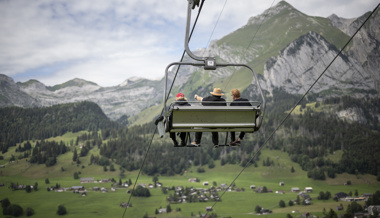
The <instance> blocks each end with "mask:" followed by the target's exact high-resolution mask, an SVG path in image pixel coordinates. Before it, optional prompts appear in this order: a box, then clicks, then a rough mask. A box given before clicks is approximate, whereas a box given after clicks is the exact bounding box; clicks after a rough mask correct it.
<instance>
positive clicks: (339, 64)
mask: <svg viewBox="0 0 380 218" xmlns="http://www.w3.org/2000/svg"><path fill="white" fill-rule="evenodd" d="M338 52H339V51H338V50H337V49H336V48H335V46H333V45H331V44H330V43H328V42H327V41H326V40H325V39H324V38H323V37H322V36H320V35H318V34H317V33H314V32H309V33H308V34H306V35H304V36H301V37H300V38H298V39H297V40H295V41H293V42H292V43H290V44H289V45H288V46H287V47H286V48H284V49H283V50H282V51H281V52H280V54H279V55H278V56H277V57H272V58H271V59H270V60H268V62H267V63H266V65H265V69H264V78H265V81H266V88H267V89H268V90H269V91H270V92H271V91H272V90H273V88H275V87H282V88H283V89H284V90H285V91H287V92H289V93H292V94H303V93H305V92H306V90H307V89H308V88H309V87H310V86H311V85H312V84H313V83H314V81H315V80H316V79H317V78H318V77H319V75H321V73H322V72H323V71H324V70H325V69H326V67H327V66H328V65H329V64H330V62H331V61H332V60H333V59H334V57H335V56H336V55H337V54H338ZM374 88H375V82H374V81H373V78H372V77H371V75H370V74H369V73H367V72H366V71H365V70H364V69H363V67H362V66H361V65H360V63H359V62H358V61H356V60H355V59H353V58H350V57H348V56H346V55H345V54H344V53H342V54H341V55H340V56H339V57H338V58H337V59H336V60H335V61H334V63H333V64H332V65H331V66H330V67H329V68H328V70H327V71H326V73H325V75H324V76H323V77H321V79H320V80H319V82H318V83H317V84H316V85H315V86H314V88H313V89H312V90H311V91H312V92H316V93H319V92H322V91H326V90H331V89H338V90H339V92H341V93H346V94H348V92H350V90H353V89H362V90H370V89H374Z"/></svg>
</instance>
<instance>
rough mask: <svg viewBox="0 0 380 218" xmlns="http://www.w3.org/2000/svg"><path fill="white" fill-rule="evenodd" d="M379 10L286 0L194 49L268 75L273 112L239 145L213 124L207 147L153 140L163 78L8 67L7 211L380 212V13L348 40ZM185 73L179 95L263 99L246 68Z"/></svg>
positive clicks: (2, 173) (2, 119) (2, 115)
mask: <svg viewBox="0 0 380 218" xmlns="http://www.w3.org/2000/svg"><path fill="white" fill-rule="evenodd" d="M370 14H371V13H370V12H368V13H365V14H363V15H362V16H360V17H357V18H350V19H345V18H340V17H338V16H336V15H334V14H333V15H331V16H329V17H327V18H324V17H313V16H308V15H306V14H304V13H302V12H300V11H298V10H297V9H295V8H294V7H292V6H291V5H290V4H288V3H287V2H285V1H281V2H279V3H278V4H277V5H275V6H274V7H272V8H269V9H268V10H266V11H264V12H263V13H262V14H261V15H258V16H255V17H251V18H250V19H249V20H248V21H247V24H246V25H245V26H243V27H241V28H239V29H237V30H235V31H233V32H231V33H230V34H228V35H226V36H224V37H223V38H221V39H218V40H215V41H212V42H211V43H210V46H209V47H208V48H203V49H198V50H196V51H194V53H195V54H198V55H199V56H213V57H216V60H217V62H218V63H244V64H247V65H249V66H251V67H252V68H253V69H254V70H255V71H256V72H257V74H258V80H259V81H258V82H259V83H260V85H261V87H262V89H263V91H264V95H265V98H266V111H265V116H264V121H263V124H262V126H261V128H260V130H259V131H257V132H255V133H253V134H248V133H247V134H246V136H245V138H244V140H243V141H242V144H241V145H240V146H236V147H229V146H225V147H219V148H213V146H211V145H210V143H211V137H210V135H211V134H208V133H205V134H204V135H203V137H202V145H201V146H200V147H197V148H182V147H178V148H177V147H173V142H172V141H171V139H169V138H168V137H166V138H165V137H164V138H159V137H154V136H155V135H152V133H154V132H155V128H156V126H155V125H154V122H152V121H154V120H155V118H156V117H157V116H158V115H160V112H161V111H162V107H163V106H162V99H163V97H164V96H163V94H164V93H163V89H164V88H163V87H164V84H165V79H164V78H163V79H161V80H148V79H144V78H128V79H126V80H125V81H124V82H122V83H121V84H120V85H118V86H113V87H101V86H99V85H97V84H95V83H93V82H90V81H85V80H83V79H79V78H75V79H72V80H70V81H68V82H66V83H63V84H58V85H55V86H46V85H44V84H42V83H41V82H39V81H37V80H29V81H27V82H22V83H21V82H17V83H16V82H15V81H14V80H13V79H12V78H10V77H8V76H6V75H2V74H0V150H1V151H2V154H1V155H0V196H1V198H5V199H0V200H2V207H3V214H4V215H12V214H15V213H16V212H19V211H20V205H21V207H24V208H26V214H27V216H29V215H28V214H32V215H33V214H34V213H35V214H36V216H37V217H58V216H59V215H61V214H65V213H66V212H67V215H65V216H66V217H93V216H98V217H117V216H120V215H121V214H123V212H124V214H126V215H127V217H153V216H154V217H248V216H249V217H250V216H253V215H256V214H266V215H265V216H268V217H273V218H275V217H301V216H303V217H312V216H314V217H338V215H340V216H341V217H355V216H356V215H355V214H357V213H361V214H366V215H368V216H371V217H377V215H378V213H377V214H376V213H375V212H374V213H372V212H373V211H372V209H370V208H373V207H371V205H380V188H379V187H380V167H379V166H380V159H379V156H380V146H379V145H380V95H379V92H380V71H379V69H380V12H379V10H378V11H376V12H375V13H374V14H373V15H372V16H371V17H370V19H368V21H367V22H366V24H365V25H364V26H363V27H362V28H361V30H360V31H359V32H358V33H357V34H356V36H355V37H354V38H353V40H352V41H349V40H350V38H351V36H352V35H353V34H354V33H355V32H356V31H357V30H358V28H359V27H360V26H361V25H362V24H363V22H364V21H365V20H366V19H367V18H368V16H369V15H370ZM346 44H347V46H346V47H345V49H344V50H343V52H342V53H341V54H340V55H339V56H337V55H338V53H339V52H340V50H341V49H342V48H343V47H344V46H345V45H346ZM334 58H336V59H335V60H334ZM333 60H334V61H333ZM185 61H191V60H190V59H189V57H186V56H185ZM168 64H169V63H168ZM161 70H162V72H164V69H161ZM176 70H177V69H176V68H173V69H171V71H170V73H169V75H170V76H169V81H167V83H168V84H169V85H170V84H171V83H172V81H173V80H174V78H176V79H175V80H174V85H173V89H172V90H171V92H170V93H171V94H170V99H169V101H171V100H174V96H175V94H176V93H178V92H182V93H185V95H186V96H187V97H188V98H189V99H191V98H192V96H194V94H198V95H200V96H206V95H209V92H210V91H212V90H213V88H214V87H220V88H222V90H223V91H224V93H226V95H225V96H226V98H227V100H231V99H230V96H229V95H228V93H229V91H230V90H231V89H233V88H238V89H240V90H241V92H242V97H244V98H249V99H250V100H258V99H259V96H258V92H257V88H258V87H256V85H255V84H256V81H254V78H253V76H252V74H251V72H248V71H247V70H244V69H240V68H237V67H236V68H235V67H226V68H220V69H218V70H215V71H206V70H203V69H200V68H197V67H189V66H187V67H181V68H180V69H179V73H178V75H177V76H176V77H174V75H175V72H176ZM325 70H326V71H325ZM322 73H324V74H323V75H322ZM321 75H322V76H321ZM163 76H164V75H163ZM320 76H321V77H320ZM319 77H320V79H319V80H318V82H317V83H315V81H316V80H317V79H318V78H319ZM314 83H315V84H314ZM310 87H313V88H312V89H310ZM309 89H310V91H309ZM308 91H309V92H308ZM307 92H308V93H307ZM305 93H307V95H305V96H304V94H305ZM290 112H291V113H290ZM156 136H157V135H156ZM192 136H193V135H192ZM224 136H226V134H225V133H220V136H219V140H220V141H221V139H222V138H223V139H224ZM226 140H228V138H226ZM228 142H229V141H228ZM243 171H244V172H243ZM239 172H240V173H239ZM132 181H135V184H134V186H133V188H132V186H131V185H132ZM152 181H153V183H152ZM137 183H138V185H137ZM33 184H34V185H33ZM54 184H55V185H54ZM211 184H212V186H211ZM31 185H32V186H31ZM79 185H80V186H79ZM32 187H33V188H32ZM70 187H71V188H70ZM100 187H101V188H100ZM135 187H136V188H135ZM24 189H25V190H26V192H25V190H24ZM22 190H24V191H22ZM46 190H47V191H46ZM109 190H111V191H109ZM133 190H134V191H133ZM294 190H298V191H302V190H305V192H299V193H298V192H297V193H294V192H293V191H294ZM131 191H132V192H131ZM73 193H74V194H73ZM75 193H81V194H75ZM132 196H133V198H132ZM128 199H129V200H131V199H132V200H131V203H130V202H129V200H128ZM347 199H348V200H347ZM127 200H128V202H127ZM132 203H133V204H132ZM16 205H17V206H18V207H17V206H16ZM211 205H213V206H211ZM57 206H58V211H56V209H57ZM66 208H67V211H66ZM126 208H128V210H127V209H126ZM205 209H206V210H207V211H206V212H207V213H209V214H208V216H207V215H204V213H205ZM379 209H380V207H379ZM153 213H154V215H153ZM270 213H271V214H270ZM21 214H22V208H21ZM311 214H312V215H311ZM24 215H25V213H24ZM357 215H358V214H357ZM123 216H124V215H123Z"/></svg>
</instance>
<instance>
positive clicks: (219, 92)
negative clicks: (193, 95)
mask: <svg viewBox="0 0 380 218" xmlns="http://www.w3.org/2000/svg"><path fill="white" fill-rule="evenodd" d="M210 93H211V95H213V96H223V95H224V94H223V93H222V89H221V88H214V91H213V92H210Z"/></svg>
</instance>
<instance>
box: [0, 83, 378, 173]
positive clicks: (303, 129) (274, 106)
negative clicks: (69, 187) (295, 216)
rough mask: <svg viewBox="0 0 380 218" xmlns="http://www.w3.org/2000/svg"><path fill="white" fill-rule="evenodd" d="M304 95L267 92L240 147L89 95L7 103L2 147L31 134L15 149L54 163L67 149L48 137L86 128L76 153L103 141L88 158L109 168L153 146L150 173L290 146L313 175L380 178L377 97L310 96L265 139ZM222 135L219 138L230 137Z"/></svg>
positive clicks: (135, 163) (247, 160) (132, 162)
mask: <svg viewBox="0 0 380 218" xmlns="http://www.w3.org/2000/svg"><path fill="white" fill-rule="evenodd" d="M299 98H300V96H295V95H290V94H287V93H286V92H282V91H281V90H275V92H274V93H273V97H271V98H270V99H268V106H267V111H266V117H265V120H264V123H263V125H262V128H261V129H260V131H259V132H257V133H254V134H247V136H246V138H245V140H244V143H243V144H242V146H240V147H238V148H234V149H231V148H228V147H225V148H218V149H215V148H213V146H210V145H209V144H210V141H211V139H210V135H211V134H204V136H203V138H202V142H203V144H202V147H201V148H199V149H192V148H174V147H173V145H172V144H171V140H170V139H166V140H162V139H159V138H158V137H154V138H152V137H153V136H152V133H154V132H155V125H154V122H153V121H151V122H149V123H147V124H144V125H142V126H132V127H127V126H123V125H122V124H120V123H119V124H118V123H116V122H114V121H110V120H109V119H108V118H107V117H106V116H105V115H104V113H103V112H102V111H101V109H100V108H99V107H98V106H97V105H96V104H94V103H91V102H81V103H73V104H65V105H56V106H53V107H49V108H33V109H32V108H31V109H21V108H16V107H11V108H2V109H0V114H1V117H2V122H1V129H2V131H1V136H0V142H1V149H2V152H3V153H5V152H7V149H8V148H9V147H10V146H16V143H20V142H23V141H27V142H26V143H25V144H24V145H22V146H21V145H19V147H18V148H17V151H18V152H20V156H23V157H25V156H26V157H28V156H30V158H29V161H30V162H31V163H35V164H46V166H47V167H48V166H51V165H54V164H55V163H56V161H55V160H56V159H55V158H56V157H57V156H58V155H60V154H63V153H65V152H67V151H68V148H67V147H66V145H65V144H63V143H56V142H54V143H52V142H45V141H44V140H42V139H46V138H49V137H52V136H57V135H62V134H64V133H65V132H69V131H71V132H76V131H80V130H87V132H88V133H86V134H83V135H81V136H78V138H77V141H76V145H77V144H78V143H79V142H81V143H82V144H83V145H84V146H83V147H82V149H81V150H80V151H78V152H77V151H76V150H75V151H74V155H75V154H76V155H77V157H83V156H86V155H88V154H87V153H88V151H89V150H90V149H91V148H92V147H94V146H98V148H99V149H100V156H96V157H94V156H92V157H91V161H90V162H91V163H89V164H98V165H101V166H104V167H110V169H111V168H112V167H113V166H112V161H115V162H116V163H117V164H119V165H120V166H121V167H122V169H124V170H126V171H132V170H137V169H140V167H141V165H142V163H143V161H144V158H145V154H146V152H147V151H148V149H149V151H148V155H147V157H146V158H145V163H144V167H143V168H142V171H143V173H145V174H147V175H168V176H170V175H175V174H181V173H182V172H184V171H185V170H186V169H188V168H189V167H190V166H197V167H198V171H199V172H202V169H203V171H204V168H213V167H214V166H215V164H214V162H215V161H216V160H220V163H221V164H222V165H224V164H236V165H241V166H246V164H252V165H253V166H257V164H258V163H260V164H261V163H262V165H264V166H271V165H273V164H274V162H273V159H274V157H273V159H271V158H267V159H265V160H261V159H260V152H257V151H258V149H259V148H260V147H262V146H265V147H267V148H269V149H275V150H282V151H284V152H288V153H289V155H290V157H291V160H292V161H294V162H296V163H298V164H299V165H300V166H301V167H302V169H303V170H305V171H307V172H308V174H307V175H308V177H310V178H312V179H318V180H323V179H325V178H326V176H328V177H331V178H334V177H335V175H336V174H337V173H343V172H347V173H350V174H358V173H369V174H373V175H377V176H378V178H379V169H378V166H379V165H380V160H379V159H378V158H377V157H378V156H379V155H380V146H379V145H380V133H379V130H380V126H379V122H378V119H377V118H376V117H373V115H374V114H379V108H380V107H379V103H380V101H379V99H378V98H368V99H366V98H362V99H355V98H351V97H348V96H344V97H334V98H327V99H324V100H320V99H319V96H318V95H316V94H314V95H311V96H308V97H307V98H306V99H304V101H303V102H302V103H301V105H300V106H299V109H298V110H299V111H298V112H295V113H293V114H292V115H291V116H289V117H288V119H287V120H286V121H285V122H284V124H283V126H281V127H280V128H279V130H278V131H277V132H276V133H275V134H274V135H273V137H272V138H271V139H270V140H269V141H267V138H268V137H269V136H270V135H271V133H272V132H273V131H274V130H275V129H276V128H277V126H278V125H279V124H280V123H281V121H282V120H283V119H284V118H285V117H286V115H287V112H288V111H289V110H290V109H291V107H292V106H294V104H295V103H296V102H297V101H298V99H299ZM349 108H355V109H357V110H358V111H361V114H362V115H363V117H364V118H365V122H350V121H347V120H343V119H341V118H338V117H337V111H341V110H345V109H349ZM99 130H100V131H99ZM220 135H221V136H220V139H219V140H224V139H223V136H222V134H220ZM192 137H194V136H193V135H192ZM35 139H40V140H42V141H40V142H38V143H37V144H36V146H35V147H34V148H32V147H31V146H30V142H29V141H28V140H35ZM152 139H153V140H152ZM266 141H267V143H266V144H264V143H265V142H266ZM151 142H152V144H151V146H150V147H149V145H150V143H151ZM339 150H342V151H343V155H342V158H341V160H340V161H339V162H338V163H337V162H333V161H331V160H330V159H329V158H328V155H329V154H333V153H334V152H336V151H339ZM111 160H112V161H111ZM73 161H79V158H75V159H74V158H73Z"/></svg>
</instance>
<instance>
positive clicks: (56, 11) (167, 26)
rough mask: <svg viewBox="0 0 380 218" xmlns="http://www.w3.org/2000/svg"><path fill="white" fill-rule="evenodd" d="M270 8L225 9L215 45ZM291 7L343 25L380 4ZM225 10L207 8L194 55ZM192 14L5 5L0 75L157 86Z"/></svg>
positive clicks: (145, 1) (251, 0)
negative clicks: (139, 80)
mask: <svg viewBox="0 0 380 218" xmlns="http://www.w3.org/2000/svg"><path fill="white" fill-rule="evenodd" d="M272 2H273V1H258V0H235V1H231V0H230V1H227V4H226V6H225V8H224V11H223V13H222V15H221V16H220V20H219V23H218V25H217V27H216V29H215V33H214V35H213V36H212V39H217V38H220V37H222V36H224V35H226V34H228V33H230V32H232V31H234V30H236V29H237V28H239V27H241V26H243V25H244V24H246V23H247V21H248V18H249V17H251V16H256V15H258V14H260V13H262V12H263V11H264V10H266V9H268V8H269V7H270V6H271V4H272ZM278 2H279V1H275V2H274V4H277V3H278ZM288 2H289V3H290V4H292V5H293V6H294V7H296V8H297V9H299V10H300V11H302V12H304V13H306V14H309V15H315V16H316V15H318V16H328V15H330V14H332V13H335V14H337V15H338V16H342V17H357V16H360V15H362V14H363V13H364V12H366V11H369V10H372V9H373V8H374V7H375V6H376V4H378V3H377V2H376V1H375V0H361V1H358V0H345V1H343V0H329V1H327V0H310V1H298V0H289V1H288ZM224 3H225V1H205V4H204V7H203V11H202V14H201V16H200V20H199V21H198V25H197V27H196V31H195V33H194V36H193V38H192V43H191V46H190V47H191V48H192V49H195V48H198V47H205V46H207V42H208V40H209V38H210V34H211V32H212V30H213V28H214V26H215V23H216V21H217V19H218V17H219V14H220V11H221V10H222V7H223V5H224ZM186 9H187V1H185V0H181V1H178V0H177V1H169V0H162V1H157V0H128V1H125V0H107V1H104V0H81V1H77V0H36V1H29V0H18V1H0V19H1V20H2V22H1V23H0V48H1V51H0V73H2V74H6V75H9V76H11V77H13V78H15V79H16V80H17V81H26V80H28V79H38V80H40V81H41V82H43V83H45V84H46V85H55V84H59V83H63V82H65V81H67V80H70V79H73V78H75V77H78V78H83V79H86V80H89V81H93V82H96V83H98V84H99V85H102V86H111V85H117V84H120V83H121V82H122V81H124V80H125V79H127V78H129V77H132V76H140V77H146V78H158V77H160V75H161V76H163V74H164V73H163V71H164V70H165V67H166V66H167V65H168V64H169V63H171V62H174V61H178V60H179V58H180V56H181V54H182V51H183V41H184V32H185V19H186ZM196 12H197V11H196V10H195V11H193V15H192V16H193V20H194V18H195V16H196ZM350 15H352V16H350Z"/></svg>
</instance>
